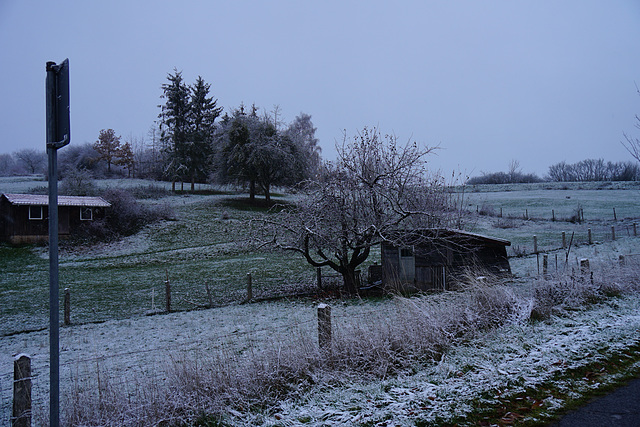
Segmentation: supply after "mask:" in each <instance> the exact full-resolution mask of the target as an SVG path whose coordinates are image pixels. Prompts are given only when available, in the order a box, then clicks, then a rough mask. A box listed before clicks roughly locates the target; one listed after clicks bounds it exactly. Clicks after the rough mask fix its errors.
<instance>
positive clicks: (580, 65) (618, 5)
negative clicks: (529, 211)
mask: <svg viewBox="0 0 640 427" xmlns="http://www.w3.org/2000/svg"><path fill="white" fill-rule="evenodd" d="M639 45H640V2H639V1H637V0H613V1H603V0H601V1H589V0H575V1H572V0H563V1H551V0H549V1H546V0H542V1H514V0H504V1H479V0H478V1H444V0H443V1H402V0H399V1H394V2H390V1H371V0H369V1H348V0H340V1H315V2H310V1H300V0H297V1H293V0H292V1H282V0H272V1H224V2H216V1H198V2H196V1H133V0H127V1H119V0H115V1H113V0H112V1H103V2H94V1H86V0H84V1H56V2H51V1H29V0H22V1H18V0H0V65H1V66H0V82H2V83H1V85H0V99H1V104H0V153H9V152H14V151H17V150H19V149H22V148H38V149H39V148H42V149H43V150H44V135H45V124H44V115H45V110H44V108H45V107H44V80H45V75H46V72H45V64H46V62H47V61H55V62H60V61H62V60H63V59H64V58H67V57H68V58H69V62H70V72H71V103H72V104H71V122H72V142H71V143H72V144H82V143H85V142H93V141H95V140H96V139H97V137H98V133H99V131H100V129H104V128H113V129H114V130H115V131H116V132H117V133H118V134H120V135H122V136H123V137H124V138H125V139H127V137H129V136H130V135H133V136H135V137H142V136H146V133H147V131H148V129H149V127H150V126H151V125H152V123H153V121H154V120H156V118H157V114H158V107H157V105H158V104H159V103H160V102H161V100H160V95H161V90H160V86H161V85H162V84H163V83H164V82H165V81H166V76H167V73H169V72H171V71H172V70H173V68H174V67H176V68H177V69H178V70H182V71H183V76H184V77H185V79H186V81H187V82H188V83H192V82H193V81H194V80H195V78H196V77H197V76H198V75H202V77H203V78H204V79H205V81H207V82H208V83H210V84H211V89H212V94H213V95H214V96H215V97H216V98H217V99H218V105H221V106H223V107H224V108H225V110H226V111H229V110H230V109H231V108H234V107H237V106H238V105H239V104H240V103H241V102H244V103H245V104H246V105H251V104H252V103H255V104H256V105H257V106H259V107H263V108H266V109H271V108H273V106H274V105H276V104H277V105H279V106H280V107H281V108H282V113H283V117H284V118H285V119H286V121H291V120H292V119H293V118H294V117H295V116H296V115H297V114H299V113H300V112H305V113H308V114H311V115H312V118H313V122H314V124H315V126H316V127H317V128H318V131H317V136H318V137H319V139H320V144H321V146H322V148H323V155H324V157H325V158H333V157H334V156H335V151H334V148H333V147H334V144H335V142H336V140H340V139H341V137H342V130H343V129H346V130H347V133H349V134H353V133H355V132H356V131H357V130H358V129H360V128H362V127H363V126H365V125H369V126H371V125H377V126H379V127H380V129H381V130H382V131H383V132H387V133H391V132H392V133H395V135H397V136H398V137H399V139H400V140H401V141H406V140H407V139H409V138H410V137H411V138H413V139H415V140H417V141H418V142H420V143H423V144H426V145H438V144H439V145H440V146H441V147H442V150H440V151H439V153H438V155H437V156H434V157H433V158H432V167H433V168H434V169H440V170H441V171H442V172H443V173H445V174H446V175H450V174H451V172H452V171H453V170H454V169H455V170H456V171H458V172H462V173H466V174H468V175H478V174H479V173H480V172H481V171H491V172H493V171H498V170H506V169H507V166H508V163H509V161H510V160H511V159H517V160H519V161H520V164H521V166H522V168H523V170H524V171H525V172H536V173H539V174H541V175H543V174H545V173H546V171H547V168H548V166H549V165H551V164H554V163H557V162H559V161H562V160H566V161H568V162H575V161H578V160H582V159H586V158H604V159H605V160H615V161H617V160H630V159H631V157H630V156H629V155H628V154H627V153H626V151H625V150H624V148H623V147H622V146H621V144H620V141H621V140H622V138H623V137H622V132H628V133H632V134H638V133H640V131H638V130H636V129H635V128H634V127H633V125H634V115H635V114H640V96H638V94H637V93H636V84H637V85H638V86H640V55H638V52H639V51H640V46H639ZM634 131H635V133H634Z"/></svg>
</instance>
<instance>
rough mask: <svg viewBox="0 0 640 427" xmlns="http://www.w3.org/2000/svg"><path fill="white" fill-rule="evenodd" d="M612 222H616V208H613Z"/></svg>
mask: <svg viewBox="0 0 640 427" xmlns="http://www.w3.org/2000/svg"><path fill="white" fill-rule="evenodd" d="M613 220H614V221H617V220H618V216H617V215H616V208H613Z"/></svg>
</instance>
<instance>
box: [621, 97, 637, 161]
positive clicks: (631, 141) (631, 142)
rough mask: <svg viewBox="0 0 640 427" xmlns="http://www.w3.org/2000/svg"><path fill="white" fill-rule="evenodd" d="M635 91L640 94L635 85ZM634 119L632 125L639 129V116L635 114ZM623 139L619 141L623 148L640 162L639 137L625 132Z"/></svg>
mask: <svg viewBox="0 0 640 427" xmlns="http://www.w3.org/2000/svg"><path fill="white" fill-rule="evenodd" d="M636 92H637V93H638V95H640V89H639V88H638V86H636ZM635 118H636V120H635V124H634V126H635V127H636V128H637V129H640V116H639V115H637V114H636V117H635ZM623 135H624V139H625V141H626V142H625V141H621V143H622V145H623V146H624V148H626V149H627V151H628V152H629V154H631V156H632V157H633V158H634V159H636V161H638V162H640V138H637V137H633V136H631V135H629V134H627V133H623Z"/></svg>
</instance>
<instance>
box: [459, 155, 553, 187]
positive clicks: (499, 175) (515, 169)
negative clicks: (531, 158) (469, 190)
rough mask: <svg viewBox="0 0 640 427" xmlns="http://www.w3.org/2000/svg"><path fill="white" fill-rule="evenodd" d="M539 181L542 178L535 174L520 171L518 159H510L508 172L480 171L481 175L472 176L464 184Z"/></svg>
mask: <svg viewBox="0 0 640 427" xmlns="http://www.w3.org/2000/svg"><path fill="white" fill-rule="evenodd" d="M541 181H542V179H541V178H540V177H539V176H537V175H536V174H532V173H529V174H525V173H522V171H521V169H520V162H519V161H518V160H511V161H510V162H509V170H508V172H506V173H505V172H492V173H489V172H482V176H474V177H471V178H469V179H467V182H466V184H468V185H477V184H522V183H532V182H541Z"/></svg>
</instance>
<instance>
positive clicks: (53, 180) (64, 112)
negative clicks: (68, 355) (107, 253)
mask: <svg viewBox="0 0 640 427" xmlns="http://www.w3.org/2000/svg"><path fill="white" fill-rule="evenodd" d="M46 104H47V156H48V162H49V174H48V178H49V365H50V372H49V381H50V382H49V425H50V426H51V427H58V426H59V425H60V344H59V342H60V333H59V332H60V331H59V329H60V312H59V306H60V301H59V298H60V289H59V284H58V158H57V154H58V149H60V148H62V147H64V146H65V145H67V144H68V143H69V142H70V140H71V121H70V117H69V60H68V59H65V60H64V61H62V63H60V64H59V65H57V64H56V63H55V62H47V79H46Z"/></svg>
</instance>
